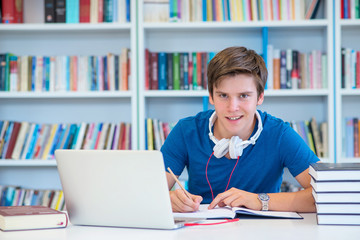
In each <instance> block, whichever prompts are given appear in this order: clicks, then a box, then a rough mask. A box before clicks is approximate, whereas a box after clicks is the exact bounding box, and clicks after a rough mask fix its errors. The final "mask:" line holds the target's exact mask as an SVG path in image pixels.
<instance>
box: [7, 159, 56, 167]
mask: <svg viewBox="0 0 360 240" xmlns="http://www.w3.org/2000/svg"><path fill="white" fill-rule="evenodd" d="M0 167H56V161H55V160H4V159H1V160H0Z"/></svg>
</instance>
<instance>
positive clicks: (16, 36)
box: [0, 0, 360, 189]
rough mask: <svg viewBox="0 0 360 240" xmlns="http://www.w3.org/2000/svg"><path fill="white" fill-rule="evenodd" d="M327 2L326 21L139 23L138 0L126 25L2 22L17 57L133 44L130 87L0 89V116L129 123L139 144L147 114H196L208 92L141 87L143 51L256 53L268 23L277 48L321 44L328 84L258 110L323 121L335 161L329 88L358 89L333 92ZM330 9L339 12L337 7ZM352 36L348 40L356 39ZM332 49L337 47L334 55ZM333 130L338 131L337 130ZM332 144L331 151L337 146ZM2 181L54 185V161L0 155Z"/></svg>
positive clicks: (276, 95)
mask: <svg viewBox="0 0 360 240" xmlns="http://www.w3.org/2000/svg"><path fill="white" fill-rule="evenodd" d="M325 2H326V4H325V6H324V10H325V11H324V12H325V15H326V18H325V19H320V20H308V21H274V22H262V21H258V22H238V23H236V22H198V23H144V22H143V19H142V16H143V14H141V13H142V9H143V2H142V1H137V4H133V5H132V9H131V23H127V24H114V23H102V24H12V25H5V24H0V52H12V53H14V54H17V55H100V54H101V55H104V54H106V53H107V52H112V53H120V51H121V48H122V47H128V48H130V49H131V78H132V80H131V90H130V91H128V92H76V93H75V92H54V93H33V92H31V93H17V92H15V93H12V92H1V93H0V116H1V120H3V119H10V120H17V121H29V122H37V123H73V122H82V121H85V122H106V121H108V122H115V121H117V122H118V121H126V122H131V123H132V133H131V135H132V147H133V149H137V148H139V149H144V148H145V141H144V138H145V118H148V117H151V118H158V119H160V120H162V121H167V122H176V121H177V120H179V119H180V118H183V117H186V116H190V115H194V114H196V113H198V112H199V111H202V110H203V108H204V101H206V100H207V96H208V93H207V91H206V90H202V91H154V90H151V91H145V89H144V82H145V81H144V79H145V77H144V75H145V67H144V66H145V62H144V51H145V48H149V49H150V51H165V52H176V51H187V52H194V51H215V52H217V51H220V50H222V49H224V48H226V47H229V46H246V47H248V48H250V49H254V50H255V51H256V52H258V53H262V52H263V49H262V46H263V35H262V31H263V28H264V27H266V28H268V42H269V44H272V45H274V47H276V48H279V49H287V48H291V49H297V50H299V51H302V52H309V51H311V50H314V49H319V50H321V51H323V52H326V53H327V54H328V70H329V71H328V89H317V90H308V89H305V90H304V89H300V90H266V91H265V101H264V104H263V105H262V106H261V108H260V109H261V110H264V111H267V112H269V113H270V114H272V115H274V116H277V117H280V118H282V119H284V120H286V121H290V120H296V121H299V120H305V119H306V120H307V119H310V118H311V117H313V116H314V117H315V118H316V120H317V121H318V122H322V121H327V122H328V125H329V146H328V149H329V158H328V159H323V161H333V159H334V157H335V151H334V149H335V146H334V135H335V130H334V129H335V127H336V129H338V125H336V126H335V121H334V120H335V112H334V106H335V103H334V96H335V93H336V94H337V95H336V96H337V97H338V96H342V97H343V98H345V99H349V101H350V102H351V100H352V98H358V97H359V96H360V94H358V93H355V91H347V90H346V91H345V90H341V91H338V90H339V89H340V88H339V87H338V86H337V85H336V86H334V81H333V79H334V77H335V76H334V72H333V71H332V69H333V68H334V65H333V63H334V46H335V45H334V42H333V33H334V32H333V30H334V28H333V20H334V19H333V14H332V13H333V5H332V1H330V0H326V1H325ZM335 2H336V1H335ZM135 6H136V7H137V9H136V7H135ZM335 7H337V8H336V9H339V6H337V5H335ZM25 11H26V9H25ZM136 18H137V19H136ZM354 25H355V26H356V24H355V23H354V24H352V25H350V26H347V24H345V23H344V24H343V25H342V28H344V29H347V28H348V27H349V28H351V29H352V28H354ZM359 25H360V24H359ZM339 26H340V23H337V25H336V27H339ZM351 31H352V30H351ZM338 35H339V34H338V33H336V36H338ZM358 35H359V36H360V34H358ZM349 38H350V37H349ZM358 38H359V37H354V38H353V39H354V42H356V39H358ZM336 47H337V45H336ZM338 52H339V51H337V50H335V53H336V56H338ZM336 60H337V61H338V57H337V58H336ZM338 66H339V64H336V67H337V68H338ZM337 72H339V71H337ZM336 79H338V75H337V76H336ZM335 89H336V90H335ZM359 93H360V92H359ZM337 100H339V98H337ZM340 102H341V103H342V101H340ZM340 102H339V101H337V102H336V107H337V108H339V107H340V110H341V104H340ZM347 102H348V101H347ZM353 104H355V105H356V103H353ZM205 105H206V104H205ZM209 107H210V108H211V106H209ZM352 108H353V107H350V108H349V110H347V111H350V110H351V109H352ZM346 109H348V107H346ZM359 111H360V110H359ZM337 112H339V110H337ZM337 122H339V121H338V119H337ZM339 134H340V133H338V130H337V132H336V135H337V136H339ZM340 136H341V135H340ZM338 141H339V140H338V139H337V145H338V146H337V148H336V149H337V154H338V153H339V149H338V148H339V146H340V145H341V144H340V145H339V142H338ZM0 184H3V185H20V186H22V187H29V188H40V189H44V188H60V181H59V178H58V174H57V169H56V162H55V161H54V160H51V161H36V160H30V161H20V160H1V161H0Z"/></svg>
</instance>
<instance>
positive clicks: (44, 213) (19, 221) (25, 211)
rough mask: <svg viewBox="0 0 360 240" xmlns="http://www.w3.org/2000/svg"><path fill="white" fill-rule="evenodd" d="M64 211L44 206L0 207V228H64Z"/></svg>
mask: <svg viewBox="0 0 360 240" xmlns="http://www.w3.org/2000/svg"><path fill="white" fill-rule="evenodd" d="M67 225H68V218H67V215H66V213H63V212H60V211H57V210H55V209H52V208H48V207H44V206H11V207H0V229H1V230H3V231H13V230H25V229H44V228H64V227H66V226H67Z"/></svg>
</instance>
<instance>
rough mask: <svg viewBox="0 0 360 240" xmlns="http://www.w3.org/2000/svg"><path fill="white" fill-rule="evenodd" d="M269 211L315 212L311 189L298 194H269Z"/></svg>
mask: <svg viewBox="0 0 360 240" xmlns="http://www.w3.org/2000/svg"><path fill="white" fill-rule="evenodd" d="M269 196H270V201H269V210H270V211H288V212H315V211H316V208H315V201H314V198H313V196H312V194H311V187H309V188H306V189H304V190H301V191H298V192H282V193H270V194H269Z"/></svg>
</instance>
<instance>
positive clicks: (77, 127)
mask: <svg viewBox="0 0 360 240" xmlns="http://www.w3.org/2000/svg"><path fill="white" fill-rule="evenodd" d="M80 128H81V123H80V124H76V131H75V134H74V138H73V139H72V143H71V145H69V149H75V146H76V142H77V140H78V138H79V132H80Z"/></svg>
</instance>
